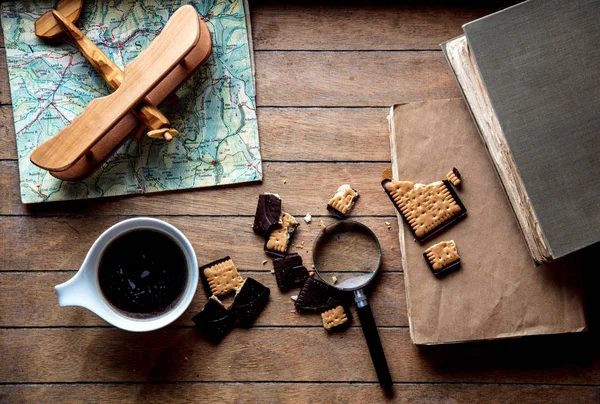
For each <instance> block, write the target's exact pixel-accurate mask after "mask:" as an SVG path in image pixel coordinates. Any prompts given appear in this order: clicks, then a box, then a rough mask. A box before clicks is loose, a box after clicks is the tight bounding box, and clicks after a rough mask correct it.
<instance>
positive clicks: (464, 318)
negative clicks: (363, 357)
mask: <svg viewBox="0 0 600 404" xmlns="http://www.w3.org/2000/svg"><path fill="white" fill-rule="evenodd" d="M390 132H391V146H392V163H393V174H394V178H396V179H402V180H408V181H413V182H415V183H417V182H420V183H425V184H427V183H430V182H433V181H438V180H442V179H445V174H446V173H447V172H448V171H449V170H451V169H452V167H456V168H457V169H458V170H459V171H460V173H461V175H462V178H463V181H462V184H461V185H462V186H461V188H460V190H459V191H458V195H459V197H460V198H461V200H462V201H463V203H464V205H465V207H466V209H467V215H466V217H465V218H464V219H463V220H462V221H460V222H458V223H456V224H455V225H453V226H451V227H449V228H447V229H446V230H444V231H443V232H441V233H439V234H437V235H435V236H434V237H432V238H430V239H428V240H426V241H425V242H424V243H422V244H420V243H418V242H416V241H414V237H413V236H412V233H411V232H410V230H409V229H408V227H407V226H405V225H404V223H402V220H401V218H400V217H399V220H400V245H401V251H402V255H403V257H402V260H403V267H404V273H405V281H406V295H407V303H408V314H409V322H410V333H411V338H412V341H413V343H415V344H441V343H451V342H462V341H471V340H487V339H496V338H510V337H519V336H525V335H537V334H556V333H568V332H579V331H584V330H585V329H586V322H585V315H584V308H583V293H582V287H581V286H582V285H581V271H580V268H579V267H578V266H579V263H578V260H577V257H576V256H575V257H568V258H567V259H562V260H559V261H557V262H555V263H553V264H545V265H542V266H538V267H536V266H535V265H534V262H533V261H532V259H531V256H530V255H529V251H528V250H527V246H526V244H525V241H524V239H523V236H522V234H521V233H520V230H519V227H518V225H517V222H516V220H515V217H514V215H513V212H512V210H511V208H510V205H509V204H508V201H507V199H506V195H505V194H504V192H503V190H502V187H501V185H500V183H499V180H498V178H497V176H496V173H495V171H494V168H493V166H492V164H491V162H490V160H489V157H488V155H487V152H486V150H485V147H484V145H483V143H482V141H481V139H480V137H479V134H478V133H477V130H476V129H475V126H474V124H473V121H472V119H471V116H470V115H469V112H468V110H467V107H466V106H465V104H464V101H463V100H462V99H460V98H456V99H450V100H436V101H427V102H416V103H409V104H400V105H395V106H394V107H392V112H391V114H390ZM443 240H454V241H455V242H456V245H457V249H458V252H459V254H460V256H461V262H462V263H461V268H460V269H459V270H458V271H455V272H453V273H450V274H449V275H447V276H446V277H444V278H441V279H438V278H436V277H434V276H433V274H432V273H431V271H430V270H429V268H428V266H427V263H426V262H425V259H424V258H423V251H424V250H425V249H426V248H427V247H429V246H430V245H432V244H435V243H437V242H440V241H443Z"/></svg>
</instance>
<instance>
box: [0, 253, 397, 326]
mask: <svg viewBox="0 0 600 404" xmlns="http://www.w3.org/2000/svg"><path fill="white" fill-rule="evenodd" d="M267 267H271V264H270V263H269V264H268V265H267ZM73 275H74V272H62V273H33V274H32V273H0V296H2V299H0V327H73V326H107V325H108V324H107V323H106V322H105V321H103V320H101V319H100V318H99V317H97V316H96V315H94V314H92V313H91V312H90V311H88V310H85V309H83V308H80V307H64V308H61V307H59V306H58V303H57V299H56V293H55V292H54V286H55V285H58V284H60V283H62V282H65V281H66V280H68V279H70V278H71V277H72V276H73ZM242 276H244V277H248V276H249V277H252V278H254V279H256V280H257V281H259V282H261V283H262V284H264V285H265V286H267V287H269V288H270V289H271V298H270V301H269V304H268V305H267V307H266V308H265V310H264V311H263V313H261V315H260V317H259V318H258V319H257V322H256V325H258V326H269V327H273V326H314V327H317V328H319V327H322V321H321V316H320V315H319V314H316V313H314V314H313V313H302V314H299V313H295V312H293V310H294V302H293V301H292V300H291V299H290V296H292V295H297V294H298V292H299V288H296V289H293V290H291V291H288V292H281V291H279V289H278V288H277V283H276V281H275V275H272V274H271V273H251V274H248V273H246V272H243V271H242ZM206 300H207V298H206V294H205V292H204V291H203V290H202V287H201V286H199V287H198V291H197V292H196V297H195V298H194V300H193V302H192V304H191V306H190V307H189V309H188V310H187V311H186V313H185V314H184V315H183V316H182V317H181V318H180V319H179V320H177V321H176V322H175V325H177V326H189V327H192V326H194V324H193V323H192V321H191V318H192V317H193V316H194V315H195V314H196V313H198V312H199V311H200V310H202V307H204V304H205V303H206ZM230 301H231V299H230V298H227V300H226V301H225V303H226V304H228V303H230ZM369 302H370V304H371V305H372V307H373V312H374V313H375V316H376V318H377V324H378V325H379V326H391V327H407V326H408V319H407V316H406V297H405V295H404V277H403V275H402V274H401V273H397V272H396V273H383V274H381V277H380V278H379V280H378V281H377V285H376V286H375V287H374V288H373V289H372V292H371V293H370V295H369ZM352 311H353V313H354V319H355V321H354V325H355V326H358V325H359V322H358V317H356V313H355V312H354V307H352ZM25 313H26V314H25Z"/></svg>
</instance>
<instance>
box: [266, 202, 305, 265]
mask: <svg viewBox="0 0 600 404" xmlns="http://www.w3.org/2000/svg"><path fill="white" fill-rule="evenodd" d="M299 225H300V223H298V222H297V221H296V219H295V218H294V216H292V215H290V214H289V213H285V212H283V213H282V214H281V223H280V224H279V225H277V226H275V227H274V228H273V230H271V234H270V235H269V239H268V240H267V242H266V243H265V252H266V253H267V254H269V255H271V256H275V257H283V256H285V253H286V252H287V249H288V246H289V244H290V237H291V234H292V233H293V232H294V230H296V227H298V226H299Z"/></svg>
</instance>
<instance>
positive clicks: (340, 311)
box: [321, 306, 348, 331]
mask: <svg viewBox="0 0 600 404" xmlns="http://www.w3.org/2000/svg"><path fill="white" fill-rule="evenodd" d="M321 318H322V319H323V328H325V329H326V330H327V331H331V330H332V329H334V328H338V327H340V326H342V325H344V324H346V323H347V322H348V316H347V315H346V311H345V310H344V306H337V307H335V308H333V309H331V310H327V311H326V312H323V313H321Z"/></svg>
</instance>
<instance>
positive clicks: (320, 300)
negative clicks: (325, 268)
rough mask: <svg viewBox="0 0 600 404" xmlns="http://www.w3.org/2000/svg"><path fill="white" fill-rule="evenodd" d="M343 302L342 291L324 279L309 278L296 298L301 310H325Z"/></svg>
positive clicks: (297, 305) (298, 307)
mask: <svg viewBox="0 0 600 404" xmlns="http://www.w3.org/2000/svg"><path fill="white" fill-rule="evenodd" d="M341 304H342V296H341V293H340V291H338V290H337V289H335V288H333V287H331V286H329V285H328V284H326V283H325V282H323V281H320V280H318V279H315V278H310V277H309V278H308V279H307V280H306V282H304V286H302V290H300V293H299V294H298V299H296V309H297V310H299V311H303V310H304V311H325V310H328V309H331V308H333V307H336V306H339V305H341Z"/></svg>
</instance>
